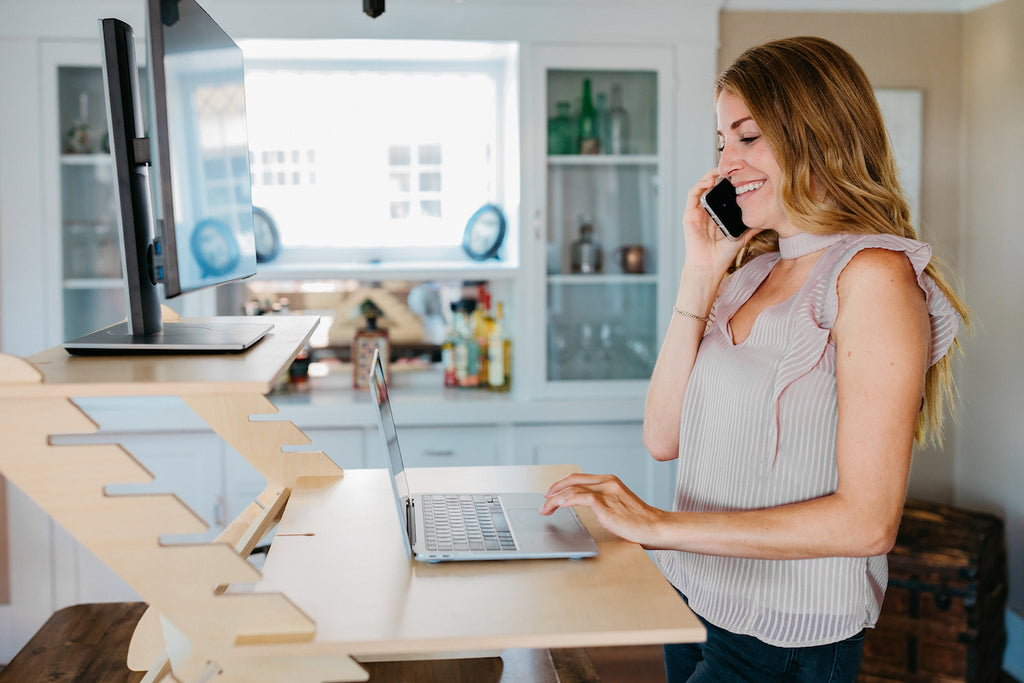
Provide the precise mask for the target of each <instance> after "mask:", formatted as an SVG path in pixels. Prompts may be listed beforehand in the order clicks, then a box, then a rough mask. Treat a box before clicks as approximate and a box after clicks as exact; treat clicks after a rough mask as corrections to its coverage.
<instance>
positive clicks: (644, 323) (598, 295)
mask: <svg viewBox="0 0 1024 683" xmlns="http://www.w3.org/2000/svg"><path fill="white" fill-rule="evenodd" d="M603 52H604V51H601V52H597V53H595V54H594V55H593V57H594V59H595V60H603V61H605V62H611V63H621V62H622V61H626V62H630V61H631V62H633V63H634V64H635V65H638V66H634V65H629V66H625V67H620V66H618V65H617V66H616V67H615V68H603V65H602V64H601V63H600V62H598V63H595V65H594V68H589V67H588V66H585V65H580V64H579V62H580V61H581V60H582V61H586V57H581V56H577V55H570V56H563V58H562V59H561V60H559V56H558V55H557V54H556V55H554V58H555V59H556V60H559V61H564V62H565V63H570V62H572V63H573V64H572V66H571V68H564V67H562V66H561V64H557V63H556V64H553V65H549V66H546V67H544V69H543V80H544V86H543V87H544V91H545V92H544V96H545V110H546V115H547V130H546V138H545V142H546V149H545V154H544V159H545V187H544V192H543V195H544V213H545V214H546V215H545V218H544V221H545V225H546V234H545V239H544V249H545V250H546V254H545V256H546V266H545V276H544V292H545V313H546V321H545V329H544V334H545V341H546V348H545V373H544V377H543V381H544V382H545V383H546V384H547V385H548V386H551V385H552V383H564V384H568V383H576V382H579V383H584V384H580V385H578V386H579V387H580V388H585V387H593V386H594V385H595V383H599V382H614V383H615V384H616V385H618V384H621V382H622V381H630V380H632V381H636V382H641V381H642V382H646V381H647V380H649V379H650V376H651V371H652V370H653V368H654V362H655V360H656V358H657V352H658V347H659V342H660V340H659V338H658V336H659V316H658V311H659V305H658V299H659V296H660V291H661V290H660V287H661V279H662V276H663V274H662V272H661V270H662V268H661V263H663V262H664V263H667V262H668V260H667V257H668V254H667V253H665V252H667V251H669V249H668V248H666V247H665V235H666V234H667V233H668V229H667V228H666V227H665V221H666V218H667V216H666V214H667V213H669V212H668V211H667V210H666V201H667V198H666V197H665V196H664V192H665V187H664V181H665V169H664V166H665V164H664V161H663V160H664V159H665V158H666V155H664V154H663V153H662V151H663V147H664V146H665V138H666V135H665V131H664V128H665V126H666V123H665V121H664V119H665V110H666V108H665V105H664V102H663V99H664V98H665V97H666V94H665V92H664V90H665V87H666V86H665V83H666V78H667V71H668V68H669V67H668V66H667V64H666V60H664V59H660V58H661V57H662V55H660V54H657V53H656V54H654V56H653V57H651V56H650V54H649V53H640V54H639V56H634V58H633V59H632V60H629V59H626V60H619V59H616V58H615V57H614V56H608V55H605V54H603Z"/></svg>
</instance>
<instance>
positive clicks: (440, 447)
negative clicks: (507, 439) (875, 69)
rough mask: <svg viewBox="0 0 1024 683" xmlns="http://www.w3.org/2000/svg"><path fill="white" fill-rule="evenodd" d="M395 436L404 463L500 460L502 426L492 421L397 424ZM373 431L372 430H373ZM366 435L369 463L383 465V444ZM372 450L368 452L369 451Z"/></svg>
mask: <svg viewBox="0 0 1024 683" xmlns="http://www.w3.org/2000/svg"><path fill="white" fill-rule="evenodd" d="M398 429H399V431H398V440H399V444H400V445H401V447H402V461H403V462H404V463H405V466H406V467H464V466H475V465H499V464H503V454H504V452H505V450H506V449H505V444H504V438H503V434H504V430H503V429H501V428H498V427H497V426H495V425H490V426H477V425H474V426H472V427H469V426H460V425H452V426H447V427H414V428H410V429H403V428H402V427H401V426H399V428H398ZM374 431H375V432H376V430H374ZM373 437H374V438H373V439H367V448H368V452H367V458H366V462H367V465H368V466H369V467H383V466H384V461H383V456H382V455H379V453H381V452H382V450H381V449H383V445H381V443H380V438H379V437H378V436H377V434H376V433H374V435H373ZM371 451H372V452H371ZM375 455H376V457H374V456H375Z"/></svg>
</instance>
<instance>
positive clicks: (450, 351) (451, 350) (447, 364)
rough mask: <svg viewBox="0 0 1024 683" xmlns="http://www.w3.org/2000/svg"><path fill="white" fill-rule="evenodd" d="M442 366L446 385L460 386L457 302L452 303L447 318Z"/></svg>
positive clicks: (442, 349)
mask: <svg viewBox="0 0 1024 683" xmlns="http://www.w3.org/2000/svg"><path fill="white" fill-rule="evenodd" d="M441 365H442V367H443V368H444V385H445V386H446V387H455V386H458V382H457V381H456V380H455V302H454V301H453V302H452V303H451V309H450V315H448V316H446V320H445V326H444V342H443V343H442V344H441Z"/></svg>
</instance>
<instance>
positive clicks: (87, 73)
mask: <svg viewBox="0 0 1024 683" xmlns="http://www.w3.org/2000/svg"><path fill="white" fill-rule="evenodd" d="M100 56H101V50H100V44H99V42H98V41H97V42H70V43H61V44H53V43H46V44H44V45H43V51H42V60H43V75H44V82H43V141H42V149H43V152H44V158H45V159H46V160H47V163H46V164H45V165H44V170H45V172H46V174H47V176H48V178H47V182H46V183H44V188H46V192H47V193H48V196H47V201H46V203H45V208H44V220H45V221H46V229H47V231H48V233H49V235H50V236H51V237H50V239H51V240H52V241H51V242H50V244H52V245H53V246H52V250H51V253H52V254H53V258H52V259H50V265H49V267H50V269H51V270H50V272H48V273H47V274H46V275H47V278H48V282H56V283H60V285H59V287H58V288H57V289H56V290H55V291H54V292H53V293H52V294H51V295H50V303H51V304H52V306H51V307H50V309H49V310H50V311H51V316H53V317H52V319H51V321H50V325H51V328H52V329H55V330H58V331H59V332H58V336H59V337H60V338H61V340H64V339H71V338H73V337H76V336H80V335H82V334H86V333H88V332H91V331H93V330H95V329H98V328H100V327H103V326H106V325H109V324H112V323H115V322H117V321H118V320H122V319H124V317H125V300H124V288H123V285H122V280H121V252H120V235H119V233H120V230H121V228H120V225H119V224H118V215H117V207H116V204H115V201H116V199H115V194H114V187H115V184H114V165H113V161H112V158H111V156H110V153H109V149H110V148H109V138H108V137H107V115H106V103H105V100H104V94H103V72H102V69H101V68H100Z"/></svg>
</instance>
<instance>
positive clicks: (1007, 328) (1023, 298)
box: [956, 0, 1024, 676]
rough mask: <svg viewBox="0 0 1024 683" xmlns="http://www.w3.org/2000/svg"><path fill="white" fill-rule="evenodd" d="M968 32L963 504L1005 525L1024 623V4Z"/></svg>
mask: <svg viewBox="0 0 1024 683" xmlns="http://www.w3.org/2000/svg"><path fill="white" fill-rule="evenodd" d="M964 29H965V30H964V51H963V55H964V59H963V64H964V66H963V92H964V119H965V127H964V150H965V152H964V175H963V187H964V193H963V197H964V199H963V203H962V215H961V222H962V224H963V235H964V238H963V247H962V255H961V262H962V264H963V272H964V280H965V284H966V292H967V298H968V301H969V303H970V305H971V308H972V309H973V311H974V316H975V323H976V324H975V334H974V336H973V337H971V338H970V339H968V340H967V343H966V351H967V353H966V354H965V363H964V373H963V375H964V377H963V381H962V383H961V392H962V394H963V396H964V410H963V417H962V420H961V424H962V426H961V428H960V431H959V434H958V436H959V437H960V438H959V442H958V445H957V458H956V500H957V502H958V503H959V504H962V505H967V506H972V507H984V508H988V509H991V510H994V511H996V512H999V513H1001V514H1002V515H1003V516H1004V517H1005V519H1006V525H1007V528H1006V534H1007V539H1008V550H1009V563H1010V567H1009V569H1010V606H1011V607H1012V608H1013V609H1015V610H1016V611H1017V612H1018V614H1024V419H1022V408H1024V363H1022V360H1021V348H1022V339H1024V267H1022V265H1021V258H1020V254H1021V248H1020V244H1021V230H1022V221H1021V214H1022V209H1021V206H1022V198H1024V192H1022V191H1021V188H1020V183H1021V179H1022V178H1024V76H1022V74H1021V68H1022V67H1024V0H1005V1H1004V2H1002V3H999V4H997V5H993V6H991V7H988V8H985V9H981V10H977V11H975V12H972V13H970V14H969V15H967V16H966V17H965V19H964ZM1020 624H1022V625H1024V621H1021V622H1020ZM1021 647H1022V651H1019V652H1018V653H1017V655H1018V657H1019V659H1018V666H1019V668H1018V669H1017V671H1016V673H1017V675H1018V676H1020V675H1021V674H1022V673H1024V644H1022V645H1021ZM1011 673H1014V671H1011Z"/></svg>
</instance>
